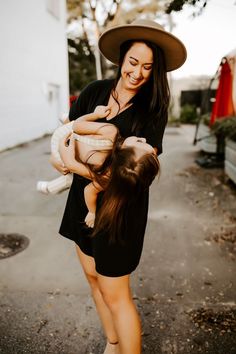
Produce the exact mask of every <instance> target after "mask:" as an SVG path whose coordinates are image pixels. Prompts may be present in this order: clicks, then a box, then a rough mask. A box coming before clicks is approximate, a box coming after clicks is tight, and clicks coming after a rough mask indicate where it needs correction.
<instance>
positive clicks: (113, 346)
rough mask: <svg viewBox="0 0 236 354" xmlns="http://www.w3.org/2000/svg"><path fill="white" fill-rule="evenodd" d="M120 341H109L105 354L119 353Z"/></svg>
mask: <svg viewBox="0 0 236 354" xmlns="http://www.w3.org/2000/svg"><path fill="white" fill-rule="evenodd" d="M119 353H120V351H119V343H118V342H117V343H109V342H107V345H106V348H105V351H104V353H103V354H119Z"/></svg>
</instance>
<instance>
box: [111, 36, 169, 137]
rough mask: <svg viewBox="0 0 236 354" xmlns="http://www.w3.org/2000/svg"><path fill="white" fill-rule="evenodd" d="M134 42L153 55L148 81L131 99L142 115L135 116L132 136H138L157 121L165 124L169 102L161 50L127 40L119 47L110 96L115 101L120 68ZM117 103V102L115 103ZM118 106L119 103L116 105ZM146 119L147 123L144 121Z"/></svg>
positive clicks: (149, 44) (141, 41)
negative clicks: (149, 50) (117, 62)
mask: <svg viewBox="0 0 236 354" xmlns="http://www.w3.org/2000/svg"><path fill="white" fill-rule="evenodd" d="M136 42H140V43H145V44H146V45H147V46H148V47H149V48H150V49H151V50H152V53H153V66H152V73H151V76H150V78H149V80H148V81H147V82H146V83H145V84H144V85H143V86H142V87H141V88H140V89H139V91H138V93H137V94H136V95H135V96H134V97H133V98H132V99H131V101H133V102H135V103H136V104H137V105H138V106H139V107H140V108H141V110H142V111H143V112H144V114H140V115H135V117H134V118H135V121H134V125H133V129H132V130H133V132H132V133H133V134H134V135H138V134H139V132H140V131H141V129H142V128H143V127H144V126H145V125H146V124H147V125H148V124H151V125H153V127H155V126H156V125H157V123H158V121H159V120H163V121H165V122H167V120H168V107H169V102H170V90H169V85H168V80H167V72H166V62H165V57H164V53H163V51H162V49H161V48H160V47H158V46H157V45H156V44H154V43H152V42H149V41H146V40H142V39H140V40H128V41H126V42H124V43H122V45H121V47H120V58H119V67H118V71H117V75H116V78H115V80H114V85H113V89H112V96H113V98H114V99H115V100H116V101H117V98H118V96H117V92H116V86H117V83H118V81H119V79H120V77H121V68H122V64H123V62H124V58H125V55H126V53H127V52H128V50H129V49H130V48H131V47H132V45H133V44H134V43H136ZM117 103H118V101H117ZM118 105H119V103H118ZM145 117H147V119H148V121H146V120H145Z"/></svg>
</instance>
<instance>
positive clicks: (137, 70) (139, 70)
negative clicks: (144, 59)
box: [134, 66, 142, 79]
mask: <svg viewBox="0 0 236 354" xmlns="http://www.w3.org/2000/svg"><path fill="white" fill-rule="evenodd" d="M134 76H135V78H136V79H139V78H140V77H142V68H141V67H140V66H136V68H135V70H134Z"/></svg>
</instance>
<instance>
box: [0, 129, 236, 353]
mask: <svg viewBox="0 0 236 354" xmlns="http://www.w3.org/2000/svg"><path fill="white" fill-rule="evenodd" d="M193 136H194V127H192V126H186V125H185V126H182V127H180V128H168V129H167V131H166V135H165V140H164V153H163V154H162V155H161V156H160V160H161V168H162V173H161V178H160V180H159V181H155V182H154V183H153V185H152V187H151V193H150V212H149V222H148V227H147V232H146V238H145V245H144V251H143V255H142V259H141V262H140V265H139V267H138V269H137V270H136V272H135V273H134V274H133V276H132V284H133V289H134V298H135V302H136V304H137V307H138V309H139V312H140V314H141V317H142V323H143V353H144V354H164V353H165V354H180V353H183V354H197V353H206V354H234V353H236V319H235V317H236V305H235V294H236V284H235V280H234V279H235V270H236V262H235V254H236V252H235V250H234V249H231V248H230V249H229V248H227V247H226V246H227V245H228V243H227V244H226V243H224V242H223V241H222V242H221V239H220V233H221V232H223V231H224V232H225V230H226V229H227V230H228V231H229V232H233V231H232V230H233V229H232V228H233V224H235V225H236V219H235V220H234V218H233V216H232V215H231V211H230V210H226V209H227V206H226V204H227V203H220V202H219V203H218V204H216V202H215V200H217V196H221V197H220V198H221V199H222V198H224V195H226V196H227V198H229V200H230V201H231V204H232V205H233V202H235V200H236V195H235V194H234V191H233V187H228V186H227V185H226V187H224V186H223V187H222V183H218V182H219V179H218V177H219V175H220V176H221V172H219V171H218V170H216V171H215V172H214V171H208V172H207V171H205V172H204V171H202V170H201V169H199V168H198V167H197V166H196V164H195V163H194V160H195V158H196V157H197V156H198V154H199V148H198V147H197V146H193V145H192V141H193ZM48 157H49V138H44V139H40V140H38V141H34V142H31V143H29V144H25V145H24V146H22V147H19V148H16V149H13V150H9V151H6V152H3V153H1V154H0V165H1V172H0V173H1V179H0V181H1V182H0V195H1V203H0V225H1V231H0V232H1V233H19V234H23V235H25V236H27V237H28V238H29V240H30V244H29V246H28V248H26V249H25V250H24V251H22V252H21V253H18V254H17V255H15V256H13V257H9V258H6V259H2V260H0V279H1V282H0V296H1V300H0V316H1V322H0V353H4V354H11V353H12V354H13V353H14V354H15V353H17V354H20V353H32V354H42V353H47V354H48V353H53V354H54V353H58V354H59V353H63V354H101V353H103V348H104V344H105V339H104V337H103V334H102V330H101V327H100V324H99V321H98V318H97V315H96V313H95V309H94V305H93V303H92V301H91V298H90V296H89V288H88V285H87V284H86V281H85V279H84V275H83V273H82V270H81V268H80V265H79V263H78V260H77V258H76V254H75V250H74V246H73V243H72V242H70V241H68V240H66V239H64V238H62V237H61V236H59V235H58V233H57V231H58V228H59V224H60V220H61V217H62V214H63V210H64V205H65V201H66V196H67V193H66V192H65V193H63V194H61V195H57V196H44V195H40V194H39V193H37V192H36V191H35V185H36V182H37V180H38V179H49V178H53V177H54V176H56V172H55V171H53V169H52V168H51V167H50V165H49V163H48ZM207 173H208V175H209V174H210V177H209V181H210V182H209V185H206V182H207V181H205V180H204V178H205V175H206V174H207ZM213 173H215V174H216V175H215V176H216V177H214V176H213ZM217 176H218V177H217ZM213 177H214V178H215V179H216V180H217V181H218V182H217V181H215V182H214V183H213V184H211V181H212V180H213ZM219 178H220V177H219ZM204 181H205V183H204ZM207 183H208V182H207ZM224 188H225V192H224ZM209 193H210V194H209ZM211 193H213V195H212V194H211ZM224 193H225V194H224ZM214 203H215V204H214ZM224 207H226V209H224ZM217 237H218V238H217ZM234 252H235V253H234Z"/></svg>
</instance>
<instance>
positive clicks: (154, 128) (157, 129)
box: [143, 118, 168, 155]
mask: <svg viewBox="0 0 236 354" xmlns="http://www.w3.org/2000/svg"><path fill="white" fill-rule="evenodd" d="M167 121H168V119H167V118H166V119H160V120H159V121H158V122H157V123H156V124H155V125H154V124H148V125H147V126H146V127H145V128H144V130H143V136H144V137H145V138H146V140H147V143H148V144H150V145H152V146H153V147H156V148H157V155H160V154H161V153H162V151H163V149H162V140H163V135H164V131H165V128H166V124H167Z"/></svg>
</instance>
